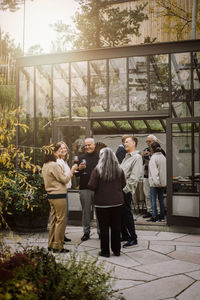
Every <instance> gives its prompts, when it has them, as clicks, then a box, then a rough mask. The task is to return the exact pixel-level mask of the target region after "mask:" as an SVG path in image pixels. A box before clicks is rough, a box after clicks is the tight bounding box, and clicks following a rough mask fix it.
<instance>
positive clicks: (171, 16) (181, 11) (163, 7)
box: [149, 0, 200, 40]
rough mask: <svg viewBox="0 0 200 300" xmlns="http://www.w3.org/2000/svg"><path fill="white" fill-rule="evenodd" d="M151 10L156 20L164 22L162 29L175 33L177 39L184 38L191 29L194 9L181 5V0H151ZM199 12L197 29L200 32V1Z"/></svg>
mask: <svg viewBox="0 0 200 300" xmlns="http://www.w3.org/2000/svg"><path fill="white" fill-rule="evenodd" d="M191 2H192V1H191ZM187 7H188V6H187ZM149 12H150V14H151V15H152V16H153V18H155V21H157V22H158V21H161V22H162V30H163V31H165V32H167V33H172V34H174V36H175V37H176V39H177V40H184V39H185V38H186V35H187V34H188V33H189V32H190V31H191V26H192V10H191V11H188V10H187V9H186V7H185V8H184V7H183V5H180V1H177V0H168V1H166V0H150V1H149ZM197 13H198V16H197V22H196V29H197V31H198V32H200V21H199V20H200V2H199V6H198V9H197Z"/></svg>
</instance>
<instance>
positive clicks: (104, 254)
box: [99, 251, 110, 257]
mask: <svg viewBox="0 0 200 300" xmlns="http://www.w3.org/2000/svg"><path fill="white" fill-rule="evenodd" d="M99 255H100V256H103V257H110V253H103V252H101V251H100V252H99Z"/></svg>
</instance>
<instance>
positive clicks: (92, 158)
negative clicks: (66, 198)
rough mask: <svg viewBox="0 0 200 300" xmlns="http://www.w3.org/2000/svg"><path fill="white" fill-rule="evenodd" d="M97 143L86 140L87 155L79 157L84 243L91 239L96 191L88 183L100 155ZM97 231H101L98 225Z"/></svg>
mask: <svg viewBox="0 0 200 300" xmlns="http://www.w3.org/2000/svg"><path fill="white" fill-rule="evenodd" d="M95 146H96V145H95V141H94V139H93V138H86V139H85V151H86V153H85V154H82V155H80V157H79V167H78V170H79V172H78V174H76V176H80V201H81V206H82V225H83V233H84V234H83V236H82V238H81V240H82V241H87V240H88V239H89V238H90V222H91V211H92V207H93V198H94V191H92V190H90V189H89V188H88V182H89V179H90V175H91V173H92V170H93V169H94V168H95V167H96V165H97V163H98V160H99V155H98V153H97V152H96V151H95ZM97 231H99V228H98V224H97Z"/></svg>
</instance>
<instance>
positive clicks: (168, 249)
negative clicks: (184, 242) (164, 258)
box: [149, 244, 175, 254]
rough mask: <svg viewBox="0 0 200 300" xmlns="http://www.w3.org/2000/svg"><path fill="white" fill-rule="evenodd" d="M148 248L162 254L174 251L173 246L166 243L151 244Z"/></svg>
mask: <svg viewBox="0 0 200 300" xmlns="http://www.w3.org/2000/svg"><path fill="white" fill-rule="evenodd" d="M149 249H150V250H153V251H156V252H159V253H162V254H169V253H171V252H173V251H175V246H174V245H171V246H167V245H151V244H150V246H149Z"/></svg>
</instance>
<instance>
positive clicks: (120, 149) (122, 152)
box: [116, 134, 129, 242]
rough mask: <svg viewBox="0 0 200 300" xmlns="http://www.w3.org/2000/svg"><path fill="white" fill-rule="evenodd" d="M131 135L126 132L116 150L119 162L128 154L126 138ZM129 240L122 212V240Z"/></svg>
mask: <svg viewBox="0 0 200 300" xmlns="http://www.w3.org/2000/svg"><path fill="white" fill-rule="evenodd" d="M127 137H129V135H127V134H125V135H123V136H122V144H121V145H119V147H118V148H117V151H116V157H117V159H118V162H119V163H120V164H121V163H122V161H123V159H124V158H125V156H126V153H127V151H126V149H125V145H124V142H125V140H126V138H127ZM123 209H125V207H123ZM128 240H129V234H128V231H127V228H126V225H125V219H124V214H122V222H121V241H122V242H124V241H128Z"/></svg>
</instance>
